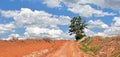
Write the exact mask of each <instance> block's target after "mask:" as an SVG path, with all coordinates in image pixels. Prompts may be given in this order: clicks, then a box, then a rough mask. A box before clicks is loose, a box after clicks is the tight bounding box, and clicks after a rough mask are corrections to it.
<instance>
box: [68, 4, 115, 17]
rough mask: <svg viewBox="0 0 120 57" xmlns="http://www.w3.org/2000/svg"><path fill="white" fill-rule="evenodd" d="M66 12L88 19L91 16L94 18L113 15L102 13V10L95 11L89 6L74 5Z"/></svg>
mask: <svg viewBox="0 0 120 57" xmlns="http://www.w3.org/2000/svg"><path fill="white" fill-rule="evenodd" d="M68 10H69V11H71V12H73V13H77V14H80V15H82V16H85V17H90V16H93V15H94V16H96V17H101V16H111V15H115V14H113V13H108V12H103V11H102V10H96V9H94V8H92V7H91V6H90V5H75V6H73V7H70V8H68Z"/></svg>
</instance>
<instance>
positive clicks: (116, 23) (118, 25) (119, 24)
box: [113, 17, 120, 27]
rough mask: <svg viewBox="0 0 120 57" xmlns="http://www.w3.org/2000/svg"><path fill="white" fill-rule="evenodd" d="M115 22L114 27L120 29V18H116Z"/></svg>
mask: <svg viewBox="0 0 120 57" xmlns="http://www.w3.org/2000/svg"><path fill="white" fill-rule="evenodd" d="M113 21H114V24H113V26H116V27H120V17H114V19H113Z"/></svg>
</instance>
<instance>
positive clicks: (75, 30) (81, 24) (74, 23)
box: [69, 16, 87, 40]
mask: <svg viewBox="0 0 120 57" xmlns="http://www.w3.org/2000/svg"><path fill="white" fill-rule="evenodd" d="M70 22H71V24H70V26H69V28H70V29H69V33H70V35H72V34H75V38H76V40H79V39H81V38H83V37H84V36H86V35H85V33H84V29H85V28H87V27H86V26H87V24H86V23H85V20H82V18H81V17H80V16H78V17H74V18H73V19H71V21H70Z"/></svg>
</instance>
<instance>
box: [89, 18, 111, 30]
mask: <svg viewBox="0 0 120 57" xmlns="http://www.w3.org/2000/svg"><path fill="white" fill-rule="evenodd" d="M108 27H109V26H108V25H107V24H105V23H104V22H102V21H101V20H95V21H93V20H90V21H89V22H88V28H108Z"/></svg>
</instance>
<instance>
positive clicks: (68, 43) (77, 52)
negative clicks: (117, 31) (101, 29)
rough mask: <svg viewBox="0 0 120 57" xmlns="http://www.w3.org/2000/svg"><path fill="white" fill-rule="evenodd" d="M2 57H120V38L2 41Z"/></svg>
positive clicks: (96, 37) (0, 47)
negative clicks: (77, 40) (79, 40)
mask: <svg viewBox="0 0 120 57" xmlns="http://www.w3.org/2000/svg"><path fill="white" fill-rule="evenodd" d="M0 57H120V37H119V36H116V37H112V38H104V37H101V36H94V37H91V38H87V39H86V40H84V41H82V42H76V41H72V40H54V41H53V40H49V39H45V40H38V39H27V40H0Z"/></svg>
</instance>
